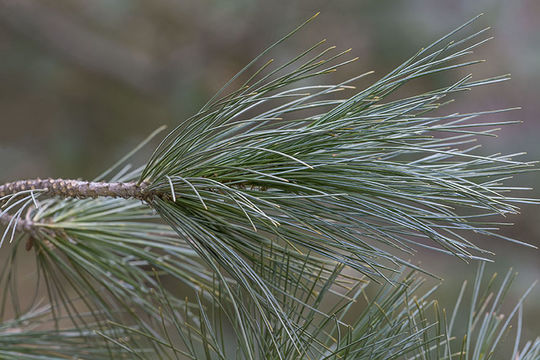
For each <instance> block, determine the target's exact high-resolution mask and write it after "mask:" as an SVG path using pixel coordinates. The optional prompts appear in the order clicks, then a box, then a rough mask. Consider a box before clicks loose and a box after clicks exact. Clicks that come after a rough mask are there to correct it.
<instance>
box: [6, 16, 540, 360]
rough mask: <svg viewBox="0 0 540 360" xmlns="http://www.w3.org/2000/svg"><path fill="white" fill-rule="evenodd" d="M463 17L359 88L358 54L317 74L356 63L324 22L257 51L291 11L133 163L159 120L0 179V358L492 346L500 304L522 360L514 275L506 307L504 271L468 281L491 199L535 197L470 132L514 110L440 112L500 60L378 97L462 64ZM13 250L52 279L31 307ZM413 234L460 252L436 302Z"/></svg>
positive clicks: (277, 355) (395, 351)
mask: <svg viewBox="0 0 540 360" xmlns="http://www.w3.org/2000/svg"><path fill="white" fill-rule="evenodd" d="M312 19H313V18H312ZM312 19H309V20H308V21H307V22H306V23H308V22H310V21H311V20H312ZM475 19H476V18H475ZM475 19H473V20H471V21H469V22H467V23H466V24H464V25H463V26H460V27H459V28H457V29H456V30H454V31H452V32H451V33H449V34H448V35H446V36H444V37H442V38H441V39H439V40H437V41H435V42H434V43H432V44H430V45H429V46H427V47H425V48H423V49H421V50H420V51H418V52H417V53H416V54H415V55H414V56H412V57H411V58H410V59H408V60H407V61H405V62H404V63H402V64H401V65H399V66H398V67H397V68H395V69H394V70H393V71H391V72H390V73H389V74H387V75H386V76H384V77H382V78H380V79H379V80H377V81H375V82H374V83H373V84H372V85H370V86H368V87H366V88H363V89H361V90H356V88H355V86H354V84H355V83H357V82H358V80H359V79H360V78H364V77H367V76H368V75H371V72H367V73H364V74H361V75H359V76H357V77H355V78H352V79H350V80H347V81H344V82H341V83H337V84H327V85H323V84H324V82H325V81H326V79H327V78H328V76H327V75H329V74H331V73H333V72H334V71H336V70H338V69H339V68H340V67H342V66H346V65H349V64H351V63H353V62H354V60H355V59H354V58H352V59H351V58H349V57H348V56H349V55H348V53H349V52H348V51H341V52H339V51H336V50H335V48H334V47H326V45H325V42H324V41H321V42H319V43H317V44H315V45H313V46H311V47H309V48H307V49H306V50H304V51H301V52H300V53H299V54H298V56H296V57H294V58H293V59H291V60H290V61H287V62H285V63H283V64H280V65H277V66H276V65H274V64H273V61H272V60H267V56H268V54H269V53H270V52H271V50H272V49H273V48H274V47H276V46H278V45H279V44H280V43H282V42H283V41H286V40H287V39H288V38H289V37H291V36H292V35H293V34H294V33H295V32H297V31H298V30H299V29H300V28H302V27H303V26H304V25H305V24H306V23H304V24H303V25H301V26H300V27H298V28H297V29H295V30H294V31H292V32H291V33H289V34H288V35H286V36H285V37H284V38H282V39H281V40H279V41H278V42H276V43H275V44H273V45H272V46H270V47H269V48H268V49H267V50H265V51H264V52H263V53H262V54H261V55H260V56H258V57H257V58H255V59H254V60H253V61H252V62H251V63H249V64H248V65H247V66H246V67H245V68H244V69H242V70H241V71H240V72H239V73H238V74H237V75H236V76H235V77H234V78H233V79H232V80H231V81H230V82H229V83H227V84H226V85H225V87H224V88H223V89H222V90H221V91H220V92H219V93H218V94H216V96H214V97H213V98H212V99H211V100H210V101H209V102H208V103H207V104H206V105H205V106H204V107H203V108H202V109H201V110H200V111H199V112H198V113H197V114H195V115H194V116H193V117H192V118H190V119H189V120H188V121H186V122H184V123H182V124H180V125H179V126H178V127H177V128H175V129H173V130H172V131H171V132H170V133H169V134H168V135H167V136H166V137H165V138H164V139H163V141H162V142H161V143H160V145H159V146H158V147H157V149H156V150H155V151H154V153H153V155H152V156H151V158H150V159H149V160H148V162H147V163H146V164H143V165H142V166H132V165H131V164H130V163H129V162H130V161H131V158H132V156H133V155H134V154H135V153H136V152H138V151H140V150H141V148H143V147H145V146H146V145H147V144H148V143H149V142H150V140H151V139H153V138H154V137H155V136H157V135H158V134H159V133H161V132H162V131H163V128H161V129H158V130H157V131H156V132H154V133H153V134H151V135H150V136H149V137H148V138H147V139H146V140H145V141H144V142H143V143H141V144H140V145H139V146H138V147H137V148H136V149H134V150H133V151H132V152H130V153H129V154H127V155H126V156H125V157H124V158H123V159H121V160H120V161H118V162H117V163H116V164H115V165H114V166H112V167H111V168H110V169H108V170H107V171H105V172H104V173H103V174H101V175H99V176H98V177H96V178H95V179H94V180H93V181H82V180H68V179H43V180H42V179H35V180H23V181H15V182H9V183H5V184H4V185H0V204H1V212H0V227H1V228H2V230H3V231H2V232H1V233H0V234H1V236H2V237H1V240H0V246H2V250H4V251H10V256H9V259H8V261H7V262H6V263H5V264H3V266H2V269H0V271H1V272H0V289H2V296H1V310H0V320H1V321H2V322H1V323H0V358H2V359H65V358H80V359H111V358H112V359H118V358H128V359H137V358H139V359H154V358H157V359H161V358H163V359H235V358H238V359H321V360H322V359H336V360H337V359H385V360H386V359H489V358H497V355H495V354H497V351H498V349H499V348H498V347H499V346H500V344H501V341H502V340H503V339H504V338H507V337H508V331H509V329H510V325H511V324H512V323H513V321H514V319H517V320H516V321H517V331H515V332H514V333H513V334H514V339H515V340H514V341H515V346H514V347H513V354H511V356H512V359H522V360H525V359H538V358H539V356H540V340H539V339H536V340H533V341H529V342H523V341H522V339H521V335H520V329H521V324H522V317H523V302H524V299H525V297H526V296H527V294H528V293H529V292H530V290H531V288H532V287H531V288H529V290H527V291H526V292H525V294H524V295H523V297H521V298H520V299H519V300H518V301H517V302H516V303H515V304H514V305H513V306H512V307H511V308H510V312H509V313H507V314H506V316H503V315H502V310H501V309H502V307H503V302H504V297H505V294H506V293H507V292H508V289H509V287H510V284H511V282H512V279H513V278H514V277H515V274H514V273H513V272H512V271H509V272H508V274H507V275H506V276H504V278H503V279H502V281H500V282H499V283H498V282H497V281H496V280H495V278H494V277H491V278H487V279H486V277H485V276H484V265H483V264H484V261H486V260H489V259H490V258H491V255H492V253H491V252H490V251H489V249H484V248H482V247H480V246H479V245H477V244H475V243H473V242H472V241H470V240H468V238H467V237H468V235H469V234H472V233H477V234H482V235H483V236H484V237H490V236H491V237H499V238H504V236H502V235H501V234H499V233H498V232H497V228H498V227H499V226H500V225H502V224H504V223H505V219H504V217H503V216H504V215H506V214H515V213H516V212H517V211H518V207H517V205H519V204H520V203H537V202H538V201H537V200H535V199H528V198H517V197H512V196H510V195H509V194H508V192H509V191H511V190H513V189H514V188H513V187H512V186H510V185H505V183H504V182H505V181H506V180H507V179H508V177H509V176H512V175H514V174H518V173H521V172H527V171H533V170H535V168H534V164H533V163H532V162H528V161H520V160H516V158H517V157H518V156H519V155H520V154H512V155H500V154H495V155H490V156H485V155H482V154H481V153H479V151H478V150H477V147H478V146H476V145H474V144H473V142H474V141H475V140H476V138H478V137H481V136H493V133H494V131H495V130H496V129H495V128H494V127H496V126H500V125H507V124H511V123H513V122H512V121H505V122H490V121H485V120H482V119H484V118H485V117H487V116H489V115H491V114H493V113H499V112H503V111H507V110H510V109H504V110H489V111H478V112H474V113H466V114H461V113H444V112H443V111H444V105H445V104H447V103H449V102H450V101H451V100H450V99H449V98H450V97H451V96H454V95H459V93H463V92H465V91H468V90H470V89H472V88H475V87H478V86H483V85H488V84H494V83H498V82H501V81H505V80H507V79H508V78H509V77H508V76H498V77H493V78H488V79H482V80H473V79H472V76H471V75H467V76H465V77H463V78H462V79H460V80H459V81H457V82H455V83H452V84H449V85H447V86H445V87H442V88H440V89H435V90H432V91H429V92H425V93H421V94H417V95H414V96H407V97H399V96H393V97H391V96H390V95H393V94H394V92H395V91H396V90H397V89H399V88H401V87H402V86H404V85H405V84H406V83H407V82H409V81H411V80H413V79H418V78H420V77H424V76H435V75H437V74H438V73H441V72H447V71H453V70H455V69H459V68H464V67H467V66H469V65H473V64H476V63H479V62H480V61H479V60H468V59H467V57H468V56H469V55H470V54H472V53H473V50H474V49H475V48H476V47H478V46H480V45H482V44H483V43H484V42H485V41H486V40H488V39H485V38H483V36H485V33H486V30H487V29H483V30H480V31H477V32H470V33H466V34H465V35H461V34H462V33H463V32H464V31H465V30H466V29H468V28H469V27H470V24H471V23H472V22H473V21H474V20H475ZM265 61H266V62H265ZM254 69H255V70H254ZM238 83H240V85H239V86H238ZM343 94H344V95H343ZM439 109H440V110H439ZM505 239H506V238H505ZM506 240H509V241H513V242H515V243H518V244H519V245H520V246H530V245H527V244H525V243H521V242H519V241H517V240H513V239H506ZM23 248H24V249H25V250H27V251H32V252H33V254H34V255H35V261H36V264H37V265H38V268H39V274H38V275H36V276H37V277H39V279H38V280H37V282H38V285H36V288H37V287H39V286H43V287H45V288H46V291H47V295H48V297H47V299H46V300H45V301H41V300H35V301H32V304H31V306H30V307H28V308H23V306H22V305H21V304H22V299H21V298H20V297H19V296H18V294H17V291H16V283H17V277H18V276H19V271H17V259H18V257H19V254H20V252H21V251H23V250H22V249H23ZM420 248H424V249H429V250H430V251H437V252H441V253H444V254H448V255H449V256H455V257H458V258H459V259H461V260H463V261H464V262H466V263H473V262H474V263H478V266H477V274H476V278H475V281H474V283H473V285H472V286H471V289H469V288H468V286H466V284H464V285H463V287H462V288H461V289H460V290H458V291H456V293H457V295H456V304H455V307H454V308H453V309H451V310H449V311H446V310H444V309H441V308H440V306H439V305H438V302H437V300H436V287H435V288H433V287H430V286H427V285H426V284H425V283H426V278H429V277H432V276H436V274H430V273H429V272H428V269H423V268H420V267H419V266H417V265H416V262H414V261H411V260H409V259H410V258H411V257H412V256H413V255H414V253H415V252H416V251H417V250H418V249H420ZM469 266H472V265H469ZM485 280H488V281H485ZM25 300H26V299H25ZM464 304H470V305H469V306H467V305H464ZM9 308H10V309H13V311H14V313H15V316H14V318H10V319H7V318H6V314H7V310H8V309H9ZM460 313H465V314H467V319H468V320H467V324H466V325H465V326H463V327H462V326H459V325H458V324H457V318H458V315H459V314H460ZM509 355H510V354H509Z"/></svg>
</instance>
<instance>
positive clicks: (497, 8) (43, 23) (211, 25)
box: [0, 0, 540, 336]
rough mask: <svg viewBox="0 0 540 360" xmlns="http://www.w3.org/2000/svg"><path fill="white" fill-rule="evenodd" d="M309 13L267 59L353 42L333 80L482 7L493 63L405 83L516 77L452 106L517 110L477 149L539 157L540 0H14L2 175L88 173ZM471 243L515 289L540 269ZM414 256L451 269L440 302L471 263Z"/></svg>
mask: <svg viewBox="0 0 540 360" xmlns="http://www.w3.org/2000/svg"><path fill="white" fill-rule="evenodd" d="M317 11H321V15H320V16H319V18H318V19H317V21H315V22H314V23H313V24H311V25H309V26H308V27H307V28H305V29H304V30H302V31H301V32H300V33H299V34H298V35H296V36H295V37H294V38H293V39H291V40H290V41H288V42H287V43H286V44H284V45H283V46H281V47H280V48H279V50H278V51H277V52H276V53H274V54H273V56H274V57H277V58H278V59H279V58H281V59H286V58H288V57H290V56H291V55H293V54H295V53H296V52H297V51H298V50H299V49H305V48H306V47H307V46H308V45H311V44H313V43H314V42H316V41H319V40H320V39H322V38H327V39H328V42H329V43H330V44H335V45H337V46H338V48H341V49H347V48H349V47H352V48H353V50H352V54H353V55H354V56H359V57H360V59H359V61H357V62H356V63H354V64H353V65H351V66H348V67H346V68H343V69H341V70H340V71H339V72H338V73H337V74H336V75H335V76H336V78H337V79H345V78H348V77H350V76H353V75H357V74H360V73H362V72H365V71H367V70H375V71H376V75H375V76H382V75H383V74H384V73H385V72H387V71H389V70H390V69H392V68H393V67H394V66H396V65H398V64H399V63H400V62H401V61H403V60H405V59H406V58H407V57H409V56H410V55H412V54H413V53H415V52H416V51H417V50H418V49H419V48H420V47H422V46H424V45H426V44H427V43H429V42H430V41H432V40H435V39H437V38H438V37H440V36H442V35H444V34H445V33H447V32H448V31H449V30H451V29H453V28H454V27H456V26H458V25H460V24H462V23H463V22H465V21H466V20H468V19H470V18H472V17H473V16H475V15H477V14H479V13H481V12H485V13H486V15H485V16H483V17H482V18H481V19H480V20H479V21H478V22H477V23H476V24H475V25H474V27H475V28H477V29H480V28H482V27H485V26H492V27H493V29H492V30H490V32H489V33H490V35H493V36H494V37H495V39H494V40H492V41H490V42H488V43H487V44H486V45H484V46H483V47H482V48H481V49H479V50H478V51H477V52H476V53H477V57H479V58H485V59H487V60H488V61H487V62H486V63H484V64H481V65H477V66H475V67H473V68H468V69H466V70H460V71H459V72H454V73H449V74H446V75H443V76H438V77H435V78H431V79H425V80H422V81H420V82H415V83H414V84H411V85H412V87H411V86H409V89H410V91H413V92H417V91H421V90H427V89H432V88H435V87H438V85H440V84H441V82H444V83H448V82H450V81H454V80H457V79H458V78H459V76H463V74H465V72H464V71H467V72H468V71H471V72H473V74H474V75H475V78H480V77H483V76H492V75H500V74H504V73H511V74H512V75H513V76H512V77H513V80H512V81H510V82H506V83H502V84H498V85H494V86H493V85H492V86H490V87H486V88H480V89H475V91H473V92H472V93H469V94H466V95H463V94H461V95H458V97H457V101H456V104H454V105H452V108H451V109H449V110H448V111H451V110H452V111H455V110H459V111H461V112H466V111H474V110H485V109H497V108H505V107H514V106H522V107H523V109H522V110H519V111H514V112H511V113H506V114H504V116H502V117H500V118H501V119H507V120H523V121H524V123H523V124H522V125H518V126H511V127H508V128H505V129H502V130H501V131H500V132H499V135H500V137H499V138H496V139H482V140H481V143H482V144H483V145H484V148H483V149H484V150H483V151H485V152H486V153H487V152H491V153H494V152H502V153H513V152H519V151H526V152H528V155H527V156H528V158H529V159H540V146H539V145H538V144H539V135H540V119H539V114H540V105H539V103H540V101H539V94H540V1H538V0H512V1H504V0H477V1H470V0H468V1H467V0H453V1H443V0H435V1H434V0H409V1H354V0H341V1H328V0H326V1H322V0H309V1H307V0H306V1H290V0H289V1H285V0H273V1H248V0H228V1H217V0H214V1H179V0H153V1H134V0H114V1H105V0H93V1H86V0H54V1H52V0H47V1H46V0H17V1H15V0H13V1H0V119H1V120H0V125H1V126H0V169H2V170H1V172H0V181H1V182H5V181H10V180H16V179H21V178H34V177H38V176H39V177H66V178H86V179H91V178H92V177H93V176H95V175H96V174H97V173H98V172H100V171H101V170H103V169H104V168H106V167H107V166H109V165H110V164H112V163H113V162H114V160H116V159H117V158H119V157H120V156H121V155H123V154H124V153H125V152H126V151H127V150H129V149H130V148H131V147H133V146H134V145H135V144H136V143H138V142H139V141H140V140H141V139H142V138H144V137H145V136H146V135H147V134H149V133H150V132H151V131H152V130H154V129H155V128H157V127H158V126H160V125H163V124H166V125H168V126H174V125H175V124H178V123H179V122H181V121H183V120H185V119H186V118H187V117H189V116H190V115H191V114H193V113H194V112H195V111H196V110H197V109H198V108H199V107H200V106H201V105H202V104H204V103H205V101H206V100H208V99H209V97H211V96H212V94H213V93H215V92H216V91H217V90H218V89H219V88H220V87H221V86H222V85H223V84H224V83H225V82H226V81H227V80H228V79H230V78H231V76H232V75H233V74H234V73H235V72H236V71H238V70H239V69H241V68H242V67H243V66H244V65H245V64H247V63H248V62H249V61H250V60H251V59H252V58H253V57H255V56H256V55H257V54H259V53H260V52H261V51H262V50H263V49H264V48H265V47H266V46H267V45H269V44H270V43H271V42H273V41H275V40H277V39H278V38H279V37H281V36H282V35H284V34H286V33H287V32H288V31H290V30H291V29H292V28H294V27H295V26H297V25H298V24H300V23H301V22H302V21H304V20H305V19H307V18H309V17H310V16H311V15H313V14H314V13H315V12H317ZM372 79H375V77H372ZM141 161H143V159H141ZM516 183H519V184H520V185H522V186H531V187H536V190H534V191H532V192H527V193H526V194H525V195H528V196H533V195H534V196H540V174H539V173H536V174H528V175H524V176H520V177H519V179H518V181H517V182H516ZM522 195H523V194H522ZM511 220H512V221H514V222H515V226H514V227H512V228H508V229H504V231H503V232H504V234H508V235H512V236H514V237H516V238H518V239H520V240H523V241H526V242H529V243H532V244H536V245H538V244H540V241H539V239H540V208H539V207H534V206H524V207H523V211H522V214H521V215H520V216H516V217H515V218H513V219H511ZM477 242H478V243H479V244H481V245H483V246H485V247H490V248H494V249H495V250H496V252H497V255H498V256H497V257H496V258H495V259H496V261H497V262H496V264H495V265H490V267H489V269H490V270H493V271H499V272H505V271H506V269H507V268H508V267H509V266H513V267H514V269H515V270H517V271H519V273H520V276H519V278H518V279H519V281H518V283H516V284H515V287H514V289H515V290H514V292H512V294H510V296H511V298H513V299H516V298H517V296H518V295H519V294H520V293H521V292H522V291H524V289H525V288H526V287H528V285H530V284H531V283H532V282H534V281H535V280H537V279H538V278H539V277H540V256H539V254H540V252H539V251H537V250H532V249H529V248H524V247H518V246H514V245H511V244H507V243H503V242H501V241H497V240H496V239H482V238H481V239H478V240H477ZM488 242H490V243H488ZM2 250H4V249H2ZM0 259H1V257H0ZM415 261H421V262H422V263H423V264H424V265H425V266H426V267H427V268H428V269H429V270H432V271H433V272H435V273H437V274H440V275H442V276H444V277H445V285H444V287H443V289H441V295H442V296H441V298H442V299H443V303H444V304H446V305H448V304H450V303H451V302H452V301H453V300H454V299H455V297H456V294H455V293H453V291H455V287H454V286H455V284H458V283H460V282H461V281H462V280H463V279H471V278H472V275H473V273H474V270H475V266H474V265H466V264H463V263H461V262H459V261H458V260H455V259H452V258H449V257H441V256H437V255H434V254H432V253H430V254H423V255H422V256H421V257H419V258H418V259H415ZM1 291H2V289H0V292H1ZM539 299H540V287H537V289H535V291H534V292H533V294H532V295H531V297H530V298H529V300H528V301H527V306H526V314H527V317H526V320H527V323H526V335H528V336H536V335H538V334H539V333H540V321H538V320H540V301H539ZM534 319H536V321H535V320H534Z"/></svg>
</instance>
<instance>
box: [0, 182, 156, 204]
mask: <svg viewBox="0 0 540 360" xmlns="http://www.w3.org/2000/svg"><path fill="white" fill-rule="evenodd" d="M31 190H35V191H40V192H41V193H42V194H45V195H50V196H58V197H63V198H78V199H84V198H97V197H114V198H124V199H139V200H143V201H149V200H150V199H151V198H152V197H154V196H156V193H155V192H152V191H148V190H147V185H146V184H145V183H141V184H137V183H135V182H126V183H122V182H112V183H109V182H93V181H82V180H66V179H43V180H42V179H34V180H20V181H15V182H10V183H6V184H4V185H0V197H3V196H7V195H10V194H17V193H19V192H22V191H31Z"/></svg>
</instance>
